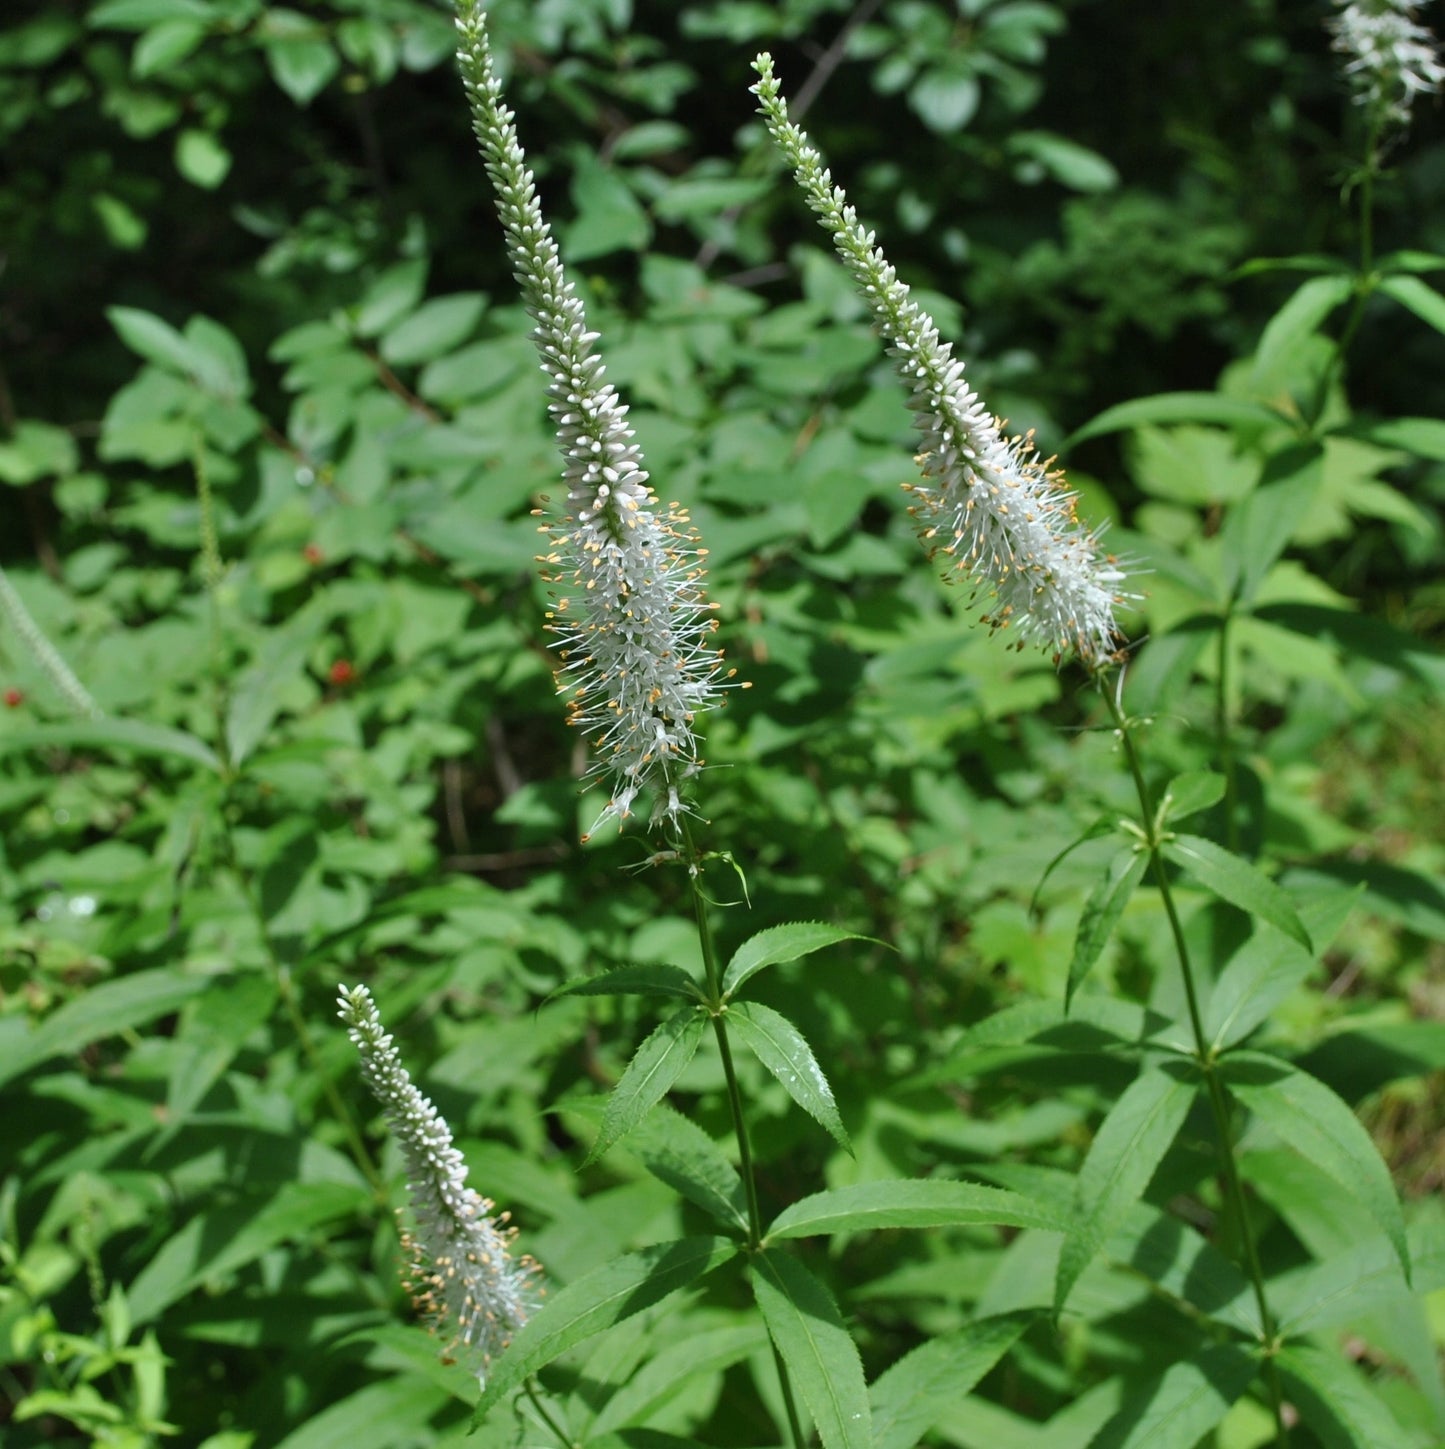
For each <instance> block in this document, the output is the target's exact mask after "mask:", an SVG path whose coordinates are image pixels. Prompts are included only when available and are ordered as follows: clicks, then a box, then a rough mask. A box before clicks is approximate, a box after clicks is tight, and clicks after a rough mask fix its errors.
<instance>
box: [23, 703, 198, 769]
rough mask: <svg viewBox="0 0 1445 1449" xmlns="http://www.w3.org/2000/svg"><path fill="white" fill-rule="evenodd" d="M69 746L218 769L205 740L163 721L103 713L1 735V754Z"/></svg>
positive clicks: (67, 747) (68, 747)
mask: <svg viewBox="0 0 1445 1449" xmlns="http://www.w3.org/2000/svg"><path fill="white" fill-rule="evenodd" d="M72 747H79V748H80V749H87V748H94V749H101V750H134V751H136V752H137V753H138V754H142V755H175V756H177V757H178V758H180V759H183V760H189V761H190V762H191V763H192V764H194V765H204V766H205V768H206V769H208V770H214V771H215V772H216V773H217V774H219V773H220V769H221V762H220V760H219V759H218V758H217V756H216V752H215V751H214V750H213V749H212V748H211V747H210V746H209V745H208V744H206V743H205V741H204V740H198V739H197V738H196V737H195V736H194V735H188V734H187V733H186V732H185V731H184V730H173V729H167V728H166V727H165V726H164V725H153V724H147V723H146V722H145V721H144V720H138V719H115V718H111V717H105V718H102V719H94V720H76V721H74V722H72V723H67V724H48V725H37V726H35V728H33V729H26V730H15V731H13V732H8V733H6V734H3V735H0V754H7V753H9V752H11V751H13V750H45V749H70V748H72Z"/></svg>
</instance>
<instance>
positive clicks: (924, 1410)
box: [868, 1313, 1035, 1449]
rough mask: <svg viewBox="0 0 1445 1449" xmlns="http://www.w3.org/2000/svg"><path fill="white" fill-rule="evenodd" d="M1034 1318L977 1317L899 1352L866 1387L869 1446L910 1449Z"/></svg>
mask: <svg viewBox="0 0 1445 1449" xmlns="http://www.w3.org/2000/svg"><path fill="white" fill-rule="evenodd" d="M1034 1317H1035V1315H1034V1314H1032V1313H1002V1314H999V1315H998V1316H997V1317H994V1318H978V1319H975V1320H974V1321H973V1322H972V1323H970V1324H968V1325H967V1326H966V1327H964V1328H961V1329H958V1330H956V1331H955V1332H953V1333H948V1334H944V1335H942V1336H941V1337H939V1338H934V1339H930V1340H929V1341H928V1342H927V1343H924V1344H921V1345H920V1346H919V1347H918V1348H915V1349H914V1350H913V1351H912V1352H911V1353H906V1354H904V1356H903V1357H902V1358H900V1359H899V1360H898V1361H897V1362H896V1363H895V1364H893V1365H892V1366H891V1367H890V1368H889V1369H888V1370H887V1371H886V1372H885V1373H883V1374H881V1375H880V1376H879V1377H878V1378H877V1379H876V1380H875V1381H874V1383H873V1386H872V1388H871V1389H870V1390H869V1391H868V1397H869V1400H870V1402H871V1404H872V1408H873V1445H874V1449H913V1446H914V1445H915V1444H917V1443H918V1441H919V1440H920V1439H921V1438H922V1437H923V1436H924V1435H925V1434H926V1433H928V1431H929V1430H930V1429H932V1428H933V1426H934V1425H935V1424H936V1423H937V1422H938V1421H939V1420H940V1419H941V1418H942V1417H943V1416H944V1415H945V1414H946V1413H947V1411H948V1410H949V1409H951V1408H953V1407H954V1406H955V1405H957V1404H958V1402H959V1401H960V1400H961V1399H962V1398H963V1397H964V1395H966V1394H967V1393H968V1392H969V1390H970V1389H972V1388H973V1386H974V1385H975V1384H976V1383H978V1381H979V1380H980V1379H981V1378H982V1377H983V1376H984V1375H985V1374H986V1373H987V1372H988V1371H989V1370H990V1369H991V1368H992V1367H993V1366H994V1364H996V1363H997V1362H998V1361H999V1359H1001V1358H1002V1357H1003V1356H1004V1354H1006V1353H1007V1352H1008V1351H1009V1349H1010V1348H1012V1347H1013V1345H1014V1343H1015V1342H1016V1341H1017V1339H1018V1337H1019V1335H1020V1334H1021V1333H1022V1332H1023V1331H1024V1329H1026V1328H1027V1327H1028V1326H1029V1324H1030V1323H1032V1322H1033V1321H1034Z"/></svg>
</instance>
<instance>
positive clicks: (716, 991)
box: [680, 819, 804, 1449]
mask: <svg viewBox="0 0 1445 1449" xmlns="http://www.w3.org/2000/svg"><path fill="white" fill-rule="evenodd" d="M680 824H681V829H682V839H683V844H684V845H685V847H686V850H685V852H684V856H685V860H686V864H687V879H688V886H689V888H690V889H691V891H692V907H693V912H694V914H695V915H696V917H697V938H698V943H699V945H700V946H701V947H702V967H703V972H704V974H705V975H706V977H707V996H708V1014H709V1015H710V1016H711V1018H712V1028H713V1035H714V1036H715V1037H716V1038H717V1047H718V1055H719V1056H720V1057H721V1058H722V1068H723V1079H724V1081H725V1082H726V1083H727V1098H728V1111H729V1112H730V1113H731V1114H732V1119H733V1135H734V1136H735V1137H736V1138H737V1144H738V1167H739V1170H740V1172H741V1174H742V1179H743V1192H744V1193H745V1194H746V1197H747V1205H748V1249H749V1251H751V1252H757V1251H758V1249H759V1248H761V1247H762V1245H763V1214H762V1209H761V1207H760V1206H759V1204H758V1182H757V1173H756V1171H755V1170H754V1168H753V1149H752V1144H751V1142H750V1141H749V1139H748V1126H747V1119H746V1118H745V1117H744V1116H743V1094H742V1088H741V1087H740V1086H739V1085H738V1074H737V1068H736V1067H735V1066H734V1064H733V1051H732V1043H731V1042H729V1040H728V1031H727V1010H726V1007H725V1005H724V1002H723V996H722V970H721V968H720V966H719V965H718V956H717V945H716V943H715V942H714V940H713V934H712V922H711V921H710V920H709V919H708V913H707V906H708V901H707V897H706V896H705V895H704V894H703V889H702V857H701V855H700V854H699V853H698V849H697V846H696V845H695V844H694V843H693V838H692V831H691V829H689V827H688V823H687V821H686V819H682V820H681V822H680ZM773 1361H774V1363H776V1365H777V1368H778V1383H779V1384H780V1385H781V1387H782V1391H783V1407H784V1409H785V1411H786V1412H787V1416H788V1428H789V1431H790V1432H791V1433H792V1436H793V1445H794V1449H803V1443H804V1440H803V1429H802V1424H801V1421H800V1420H799V1418H798V1406H797V1403H796V1402H795V1401H794V1398H793V1385H792V1381H791V1380H790V1379H789V1377H788V1366H787V1365H786V1364H785V1363H784V1362H783V1358H782V1355H781V1354H780V1353H779V1352H778V1347H777V1345H776V1344H774V1345H773Z"/></svg>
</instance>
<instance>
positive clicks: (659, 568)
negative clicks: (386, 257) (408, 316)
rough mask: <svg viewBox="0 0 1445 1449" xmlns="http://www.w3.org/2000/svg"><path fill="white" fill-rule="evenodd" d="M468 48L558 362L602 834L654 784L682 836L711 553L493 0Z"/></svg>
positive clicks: (566, 554) (701, 690)
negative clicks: (551, 214)
mask: <svg viewBox="0 0 1445 1449" xmlns="http://www.w3.org/2000/svg"><path fill="white" fill-rule="evenodd" d="M457 28H458V30H459V31H460V33H461V41H460V47H459V60H460V65H461V72H462V80H463V83H464V84H465V86H466V92H467V98H468V100H469V101H470V103H471V109H472V123H473V128H474V130H475V131H476V135H477V140H478V141H479V142H480V143H481V148H482V155H483V158H484V159H485V161H486V165H487V172H488V174H489V175H490V176H491V178H492V182H493V185H494V186H495V187H496V192H497V212H498V215H499V216H500V217H501V220H502V225H503V227H504V228H505V230H506V235H507V251H508V254H509V256H510V258H511V262H512V267H513V271H514V274H515V276H516V278H517V281H518V282H519V283H520V284H521V288H522V295H523V298H524V300H525V302H526V306H527V310H528V312H529V313H530V314H531V316H532V317H533V319H534V320H535V322H536V326H535V327H534V329H533V332H532V336H533V340H534V341H535V342H536V344H537V351H538V353H539V354H540V356H541V360H542V370H543V372H545V373H546V374H547V377H548V379H549V386H548V388H547V399H548V401H547V408H548V411H549V413H550V414H551V417H552V421H553V423H554V424H555V425H556V428H557V441H558V444H559V446H560V448H561V451H562V461H563V479H564V481H565V483H566V485H567V509H566V513H565V515H564V516H563V517H561V518H560V519H558V520H556V521H554V522H551V523H549V524H547V525H546V526H544V528H543V530H542V531H543V532H544V533H545V534H546V535H547V536H548V538H549V541H550V545H551V547H550V550H549V552H548V553H546V554H544V555H542V556H541V558H540V561H541V562H543V563H545V564H547V565H549V566H555V567H556V569H557V572H556V573H555V574H553V575H550V576H549V578H550V580H551V581H554V582H558V581H560V582H563V583H565V584H568V585H570V590H569V592H568V593H567V594H566V595H565V596H564V597H562V598H561V599H560V600H559V601H558V603H557V606H556V609H555V612H554V613H553V614H552V615H551V616H550V624H549V627H550V629H551V630H552V632H553V634H554V635H555V636H556V638H555V643H556V645H557V648H558V650H559V651H560V654H559V657H560V658H561V660H562V666H561V668H560V670H559V672H558V678H559V686H560V688H561V690H562V692H563V693H566V694H569V695H570V696H571V698H570V701H569V714H570V718H571V722H572V723H573V724H575V725H577V726H578V727H579V728H581V729H582V731H583V732H584V734H585V735H586V736H587V739H588V743H589V744H590V745H591V746H592V750H593V758H592V763H591V767H590V772H589V773H590V774H591V775H592V776H594V777H599V778H603V779H606V780H608V781H609V782H610V785H611V798H610V799H609V800H608V802H607V806H606V808H605V809H604V810H603V811H602V813H601V815H600V816H599V817H598V820H597V824H596V825H594V826H593V829H594V830H595V829H596V828H597V826H598V825H601V824H602V823H603V822H604V821H606V820H608V819H616V820H617V821H619V822H621V821H624V820H626V819H627V818H628V817H629V816H630V815H631V814H632V808H633V805H634V803H635V802H636V800H637V797H638V796H639V794H641V793H642V792H643V791H644V790H648V789H651V790H653V791H654V792H655V802H656V803H655V805H654V808H653V812H652V820H653V823H654V824H658V823H664V824H666V825H667V826H669V827H670V829H671V830H672V831H673V833H674V834H675V833H676V831H677V828H678V826H679V822H680V819H681V817H682V815H683V814H684V813H685V812H686V811H687V808H688V807H687V803H686V800H685V798H684V795H683V792H682V788H681V787H682V784H683V782H684V781H685V780H686V779H687V778H688V777H689V776H690V775H692V774H694V773H695V772H696V771H697V769H698V767H699V766H700V764H701V761H700V759H699V757H698V745H697V738H696V736H695V734H694V732H693V725H694V721H695V719H696V717H697V715H698V714H700V713H701V712H702V711H703V710H705V709H708V708H710V707H711V706H713V705H714V704H715V703H717V700H718V691H719V689H720V688H721V686H722V679H721V677H720V676H722V673H723V670H722V664H721V655H720V654H719V652H718V651H717V650H716V649H715V648H714V647H713V646H712V645H711V643H710V640H711V637H712V634H713V631H714V630H715V629H716V628H717V620H716V619H715V617H714V613H713V611H714V608H715V606H714V605H713V604H711V603H710V602H709V601H708V598H707V594H706V592H705V589H704V586H703V578H704V559H705V557H706V550H705V549H703V548H702V547H701V546H700V544H699V541H698V538H697V534H696V532H695V531H694V530H693V527H692V525H691V522H690V520H689V519H688V516H687V514H686V512H684V511H683V510H682V509H681V508H679V507H678V506H677V505H676V504H668V505H667V506H666V507H665V508H664V507H660V506H659V504H658V501H657V497H656V495H655V494H654V493H653V491H652V489H651V488H650V487H648V484H647V478H648V475H647V472H646V470H645V469H644V468H643V460H642V453H641V450H640V449H639V448H638V446H637V444H636V442H634V440H633V431H632V429H631V428H630V427H628V425H627V421H626V419H627V408H626V407H625V406H624V405H623V404H622V403H621V402H620V401H619V400H618V397H617V393H616V390H615V389H614V388H613V387H612V385H611V384H610V383H606V382H604V381H603V380H602V379H603V372H604V368H603V365H602V359H601V357H600V356H599V355H598V353H597V352H596V350H595V348H594V344H595V343H596V341H597V333H595V332H589V331H588V330H587V319H586V316H585V315H584V312H583V307H582V302H581V300H580V299H579V298H578V297H577V295H576V292H575V289H574V286H573V284H572V283H571V282H570V281H568V280H567V276H566V273H565V272H564V271H563V269H562V263H561V260H560V259H559V257H558V253H557V244H556V242H555V241H554V240H553V239H552V232H551V228H550V227H549V226H548V224H547V222H546V221H545V220H544V219H543V217H542V209H541V206H540V204H539V203H538V200H537V190H536V185H535V183H534V180H533V177H532V173H531V172H530V170H528V168H527V163H526V156H525V153H524V152H523V150H522V147H521V145H520V144H519V142H518V140H517V132H516V127H515V126H514V125H513V124H512V122H513V112H512V111H510V110H508V109H507V107H506V106H505V105H504V104H503V102H502V87H501V83H500V81H499V80H498V79H497V76H496V73H495V71H494V68H493V65H492V54H491V48H490V46H489V44H488V41H487V32H486V26H485V21H484V17H483V12H482V8H481V6H480V5H479V4H477V3H476V0H461V5H460V12H459V15H458V19H457Z"/></svg>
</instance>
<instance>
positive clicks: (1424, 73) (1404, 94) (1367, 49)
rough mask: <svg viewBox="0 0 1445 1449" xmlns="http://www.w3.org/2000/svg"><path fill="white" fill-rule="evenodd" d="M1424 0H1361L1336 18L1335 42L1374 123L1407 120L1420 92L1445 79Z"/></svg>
mask: <svg viewBox="0 0 1445 1449" xmlns="http://www.w3.org/2000/svg"><path fill="white" fill-rule="evenodd" d="M1423 8H1424V5H1423V0H1355V3H1352V4H1341V5H1339V6H1338V9H1337V13H1336V14H1335V15H1333V16H1332V17H1331V18H1330V21H1329V28H1330V33H1331V34H1332V35H1333V37H1334V47H1335V49H1336V50H1338V51H1340V52H1341V53H1342V54H1343V55H1344V56H1345V57H1346V61H1345V74H1346V75H1347V76H1349V78H1350V83H1351V85H1352V86H1353V88H1354V92H1355V99H1356V101H1357V102H1358V104H1359V105H1360V106H1361V107H1362V108H1363V109H1364V110H1365V111H1366V113H1367V114H1368V115H1369V117H1370V122H1371V125H1372V127H1377V126H1384V125H1395V126H1400V127H1403V126H1407V125H1408V124H1409V122H1410V110H1411V107H1412V106H1413V105H1414V104H1415V98H1416V97H1417V96H1426V95H1434V94H1435V93H1436V92H1438V91H1439V89H1440V87H1441V84H1442V83H1445V66H1442V65H1441V63H1440V52H1439V48H1438V47H1437V45H1436V43H1435V37H1434V35H1433V34H1432V33H1431V32H1430V31H1429V30H1427V29H1426V28H1425V27H1424V26H1423V25H1421V24H1419V23H1418V22H1417V21H1416V19H1415V16H1416V15H1417V14H1418V13H1419V12H1420V10H1422V9H1423Z"/></svg>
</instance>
